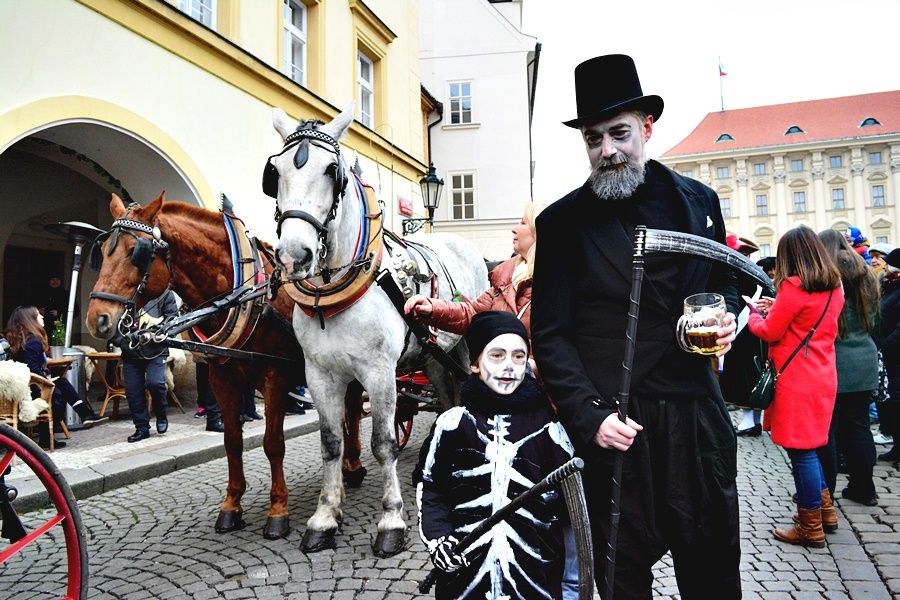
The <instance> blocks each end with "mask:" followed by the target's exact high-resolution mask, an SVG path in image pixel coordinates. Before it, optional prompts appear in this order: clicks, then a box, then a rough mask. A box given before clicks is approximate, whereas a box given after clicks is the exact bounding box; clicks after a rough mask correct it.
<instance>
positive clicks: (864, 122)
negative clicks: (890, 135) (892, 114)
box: [859, 117, 881, 127]
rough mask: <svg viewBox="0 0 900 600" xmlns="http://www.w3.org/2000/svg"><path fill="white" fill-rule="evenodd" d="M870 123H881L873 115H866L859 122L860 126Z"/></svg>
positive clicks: (867, 125)
mask: <svg viewBox="0 0 900 600" xmlns="http://www.w3.org/2000/svg"><path fill="white" fill-rule="evenodd" d="M871 125H881V123H879V122H878V119H876V118H875V117H866V118H865V119H863V120H862V122H861V123H860V124H859V126H860V127H869V126H871Z"/></svg>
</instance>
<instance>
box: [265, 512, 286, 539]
mask: <svg viewBox="0 0 900 600" xmlns="http://www.w3.org/2000/svg"><path fill="white" fill-rule="evenodd" d="M290 532H291V517H290V515H281V516H279V517H269V518H268V519H267V520H266V526H265V527H263V537H264V538H266V539H267V540H280V539H282V538H286V537H287V536H288V534H289V533H290Z"/></svg>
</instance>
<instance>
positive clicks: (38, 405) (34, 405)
mask: <svg viewBox="0 0 900 600" xmlns="http://www.w3.org/2000/svg"><path fill="white" fill-rule="evenodd" d="M30 381H31V371H30V370H29V369H28V365H26V364H23V363H20V362H16V361H14V360H4V361H0V398H2V399H3V400H4V401H7V402H18V403H19V421H21V422H22V423H31V422H32V421H34V420H35V419H37V417H38V415H39V414H40V413H41V412H43V411H45V410H47V408H48V407H49V405H48V404H47V403H46V402H45V401H44V400H42V399H41V398H35V399H32V398H31V386H30V385H29V382H30Z"/></svg>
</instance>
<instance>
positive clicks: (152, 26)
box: [77, 0, 426, 181]
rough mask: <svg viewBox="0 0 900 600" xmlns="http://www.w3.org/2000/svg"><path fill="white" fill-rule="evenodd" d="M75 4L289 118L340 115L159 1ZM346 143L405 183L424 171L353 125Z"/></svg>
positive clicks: (396, 149) (379, 138)
mask: <svg viewBox="0 0 900 600" xmlns="http://www.w3.org/2000/svg"><path fill="white" fill-rule="evenodd" d="M77 2H79V3H81V4H82V5H84V6H86V7H88V8H89V9H91V10H93V11H95V12H96V13H98V14H100V15H102V16H104V17H106V18H108V19H109V20H111V21H113V22H115V23H118V24H119V25H121V26H122V27H124V28H125V29H128V30H129V31H132V32H134V33H135V34H137V35H139V36H141V37H142V38H144V39H146V40H148V41H150V42H151V43H153V44H156V45H157V46H159V47H160V48H163V49H164V50H166V51H168V52H171V53H172V54H174V55H175V56H178V57H180V58H182V59H184V60H186V61H188V62H189V63H191V64H193V65H195V66H196V67H198V68H200V69H203V70H204V71H206V72H208V73H210V74H212V75H214V76H215V77H218V78H219V79H221V80H223V81H225V82H226V83H228V84H229V85H232V86H234V87H236V88H238V89H240V90H242V91H244V92H246V93H247V94H249V95H251V96H253V97H254V98H256V99H257V100H259V101H260V102H263V103H265V104H267V105H269V106H278V107H281V108H283V109H284V110H285V112H287V113H288V114H290V115H292V116H296V117H298V118H299V117H300V116H302V117H303V118H307V119H309V118H316V119H322V120H323V121H331V120H332V119H333V118H334V117H335V116H337V115H338V114H339V113H340V109H338V108H337V107H335V106H333V105H332V104H331V103H329V102H328V101H327V100H325V99H324V98H322V97H320V96H318V95H316V94H315V93H313V92H311V91H309V90H308V89H306V88H304V87H302V86H300V85H299V84H297V83H295V82H294V81H292V80H291V79H290V78H288V77H287V76H286V75H284V74H283V73H281V72H280V71H279V70H277V69H276V68H274V67H272V66H271V65H269V64H267V63H265V62H264V61H262V60H260V59H259V58H257V57H256V56H254V55H253V54H251V53H250V52H248V51H247V50H245V49H244V48H242V47H240V46H238V45H237V44H235V43H234V42H232V41H231V40H229V39H228V38H226V37H224V36H222V35H220V34H218V33H216V32H215V31H213V30H211V29H209V28H207V27H204V26H203V25H202V24H200V23H198V22H197V21H195V20H193V19H191V18H190V17H188V16H187V15H185V14H183V13H182V12H181V11H179V10H178V9H177V8H176V7H174V6H172V5H171V4H169V3H168V2H165V1H164V0H129V1H127V2H125V1H110V0H77ZM352 3H353V1H352V0H351V4H352ZM357 4H362V3H361V2H357ZM362 6H365V5H362ZM366 10H368V8H366ZM370 12H371V11H370ZM376 18H377V17H376ZM379 22H380V20H379ZM382 24H383V23H382ZM388 31H390V30H389V29H388ZM391 34H393V32H391ZM395 37H396V36H395ZM346 143H347V146H348V147H350V148H352V149H353V150H355V151H357V152H359V153H360V154H362V155H364V156H368V157H369V158H371V159H373V160H375V161H377V162H379V163H381V164H383V165H393V169H394V170H395V171H396V172H397V173H398V174H400V175H402V176H403V177H405V178H407V179H410V180H413V181H415V180H418V178H419V177H421V176H422V175H423V174H424V173H425V171H426V167H425V164H424V163H423V162H422V161H421V160H419V159H418V158H416V157H414V156H413V155H411V154H409V153H408V152H406V151H405V150H403V149H402V148H399V147H397V146H395V145H393V144H392V143H391V142H390V141H389V140H387V139H386V138H384V137H383V136H381V135H379V134H377V133H375V132H374V131H372V130H370V129H368V128H367V127H364V126H363V125H361V124H359V123H356V122H354V123H353V124H352V125H351V127H350V129H349V131H348V135H347V140H346Z"/></svg>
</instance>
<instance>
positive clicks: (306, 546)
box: [300, 529, 337, 554]
mask: <svg viewBox="0 0 900 600" xmlns="http://www.w3.org/2000/svg"><path fill="white" fill-rule="evenodd" d="M336 534H337V529H326V530H325V531H315V530H313V529H307V530H306V533H304V534H303V539H302V540H301V541H300V551H301V552H303V554H312V553H314V552H321V551H322V550H334V549H335V548H337V541H336V540H335V539H334V536H335V535H336Z"/></svg>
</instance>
